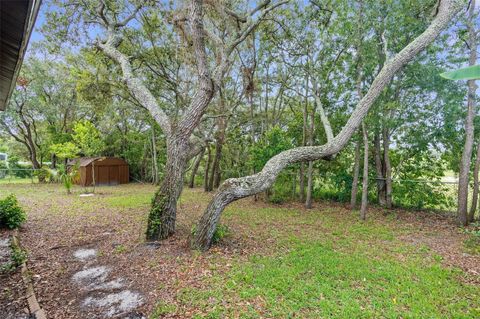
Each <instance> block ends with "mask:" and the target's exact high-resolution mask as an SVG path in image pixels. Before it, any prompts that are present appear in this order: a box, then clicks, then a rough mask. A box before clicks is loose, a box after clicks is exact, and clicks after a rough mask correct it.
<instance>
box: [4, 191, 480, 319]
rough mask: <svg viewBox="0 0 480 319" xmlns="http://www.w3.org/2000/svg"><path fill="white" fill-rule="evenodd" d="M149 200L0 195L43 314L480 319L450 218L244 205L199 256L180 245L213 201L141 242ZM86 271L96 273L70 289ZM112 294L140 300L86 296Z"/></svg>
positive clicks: (196, 195) (190, 205)
mask: <svg viewBox="0 0 480 319" xmlns="http://www.w3.org/2000/svg"><path fill="white" fill-rule="evenodd" d="M154 190H155V188H154V187H153V186H149V185H138V184H137V185H136V184H130V185H123V186H118V187H100V188H98V189H97V194H96V195H95V196H93V197H80V196H78V195H79V194H80V192H81V191H82V189H80V188H77V189H75V194H74V195H70V196H69V195H65V194H64V190H63V189H62V188H61V186H59V185H0V192H1V193H8V192H13V193H15V194H17V196H18V198H19V201H20V203H21V204H22V205H23V206H24V207H25V208H26V210H27V211H28V215H29V216H28V217H29V221H28V222H27V223H26V224H25V226H24V227H23V228H22V229H21V231H20V238H21V242H22V245H23V246H24V247H25V248H27V250H28V251H29V255H30V257H29V268H30V269H31V270H32V271H33V272H34V274H35V275H36V276H35V277H34V279H35V289H36V290H37V293H38V298H39V302H40V304H41V305H42V307H43V308H44V309H45V311H46V312H47V314H48V317H49V318H105V317H115V316H117V317H123V318H126V317H131V318H134V317H135V318H140V317H141V316H145V317H151V318H202V317H208V318H236V317H243V318H289V317H294V316H296V317H299V318H302V317H303V318H325V317H334V318H352V317H391V318H397V317H429V318H443V317H457V318H474V317H478V316H480V286H479V283H480V277H479V273H480V257H479V256H478V255H475V254H473V253H472V252H471V251H470V250H467V249H466V248H465V247H464V242H465V241H467V240H469V239H470V238H469V235H467V234H465V233H464V232H463V231H461V230H460V229H459V228H458V227H456V226H455V225H454V222H453V219H452V218H451V217H448V216H443V215H436V214H432V213H425V212H421V213H419V212H407V211H400V210H395V211H388V212H386V211H383V210H380V209H371V210H370V211H369V215H368V220H367V222H366V223H362V222H359V221H358V218H357V215H356V214H357V213H355V212H351V211H349V210H347V209H346V208H345V207H344V206H343V205H336V204H332V203H317V204H316V205H315V207H314V209H312V210H305V209H303V207H302V205H300V204H296V203H293V204H285V205H281V206H276V205H269V204H265V203H262V202H254V201H253V199H245V200H242V201H240V202H238V203H235V204H234V205H232V206H230V207H229V208H228V209H227V211H226V214H225V215H224V217H223V218H222V223H223V224H225V225H227V226H228V228H229V229H230V233H231V234H230V235H228V236H227V237H226V238H224V239H223V240H222V241H221V242H220V244H219V245H217V246H216V247H214V248H213V249H212V250H211V251H210V252H208V253H205V254H199V253H197V252H192V251H190V250H189V249H188V238H189V236H190V231H191V229H192V226H193V223H194V222H196V221H197V220H198V217H199V216H200V214H201V213H202V211H203V209H204V208H205V206H206V205H207V203H208V199H209V198H210V196H211V195H209V194H205V193H203V191H201V190H189V189H186V190H185V192H184V194H183V196H182V199H181V203H180V205H179V213H178V218H179V220H178V231H177V234H176V235H175V236H174V237H173V238H171V239H169V240H166V241H164V242H162V243H161V245H159V246H153V245H146V244H145V243H144V231H145V227H146V216H147V213H148V207H149V203H150V198H151V196H152V194H153V193H154ZM92 252H94V253H92ZM102 267H104V268H102ZM85 271H87V272H90V273H89V274H90V275H91V276H93V277H95V276H96V275H98V273H96V271H98V272H99V273H100V274H99V275H98V276H97V277H95V278H94V279H93V281H88V280H87V281H84V282H83V283H82V280H78V277H79V276H80V277H81V276H82V275H78V274H79V273H80V274H85ZM82 272H83V273H82ZM105 272H106V273H107V274H105ZM87 277H88V276H87ZM12 278H15V275H13V276H12V277H10V278H9V279H8V282H7V286H10V285H14V283H15V280H14V279H12ZM75 278H77V280H76V279H75ZM99 278H100V279H101V280H100V281H98V280H97V279H99ZM92 282H93V286H92ZM99 285H106V286H103V288H101V289H97V288H98V286H99ZM109 285H110V286H109ZM86 287H87V288H86ZM95 287H97V288H95ZM9 289H10V288H9ZM92 289H93V290H92ZM92 291H94V292H95V293H94V294H93V295H92ZM124 291H129V292H131V293H135V294H136V293H138V295H136V297H135V298H133V299H135V300H137V299H136V298H138V301H139V302H138V303H136V304H135V306H134V307H127V308H128V309H127V308H125V309H127V311H126V312H122V311H121V310H119V311H115V312H114V313H108V309H110V308H109V307H110V306H112V305H113V307H114V308H115V307H116V308H115V309H117V310H118V309H123V308H121V306H120V305H121V302H118V300H117V301H115V302H113V301H112V302H111V303H110V304H105V302H107V303H108V302H109V300H110V301H111V300H112V299H111V298H110V299H109V297H107V298H106V299H103V301H99V300H100V299H92V298H96V297H95V296H96V295H95V294H97V293H99V294H102V295H103V296H104V297H105V296H108V295H109V294H117V295H115V296H116V297H119V295H118V294H122V292H124ZM127 294H129V293H123V295H121V296H120V297H122V298H123V297H132V295H128V296H127ZM12 298H13V299H15V298H14V297H12ZM89 298H90V299H89ZM126 299H129V298H126ZM105 300H106V301H105ZM129 300H132V299H129ZM140 300H141V302H140ZM86 301H87V302H86ZM95 307H97V308H95ZM99 308H101V309H102V311H98V309H99ZM132 309H134V310H132ZM105 310H106V311H107V312H105Z"/></svg>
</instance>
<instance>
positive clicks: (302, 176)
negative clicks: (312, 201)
mask: <svg viewBox="0 0 480 319" xmlns="http://www.w3.org/2000/svg"><path fill="white" fill-rule="evenodd" d="M298 173H299V175H300V176H299V181H298V184H299V185H298V186H299V187H300V195H299V196H300V200H301V201H302V202H303V201H304V200H305V163H300V170H299V171H298Z"/></svg>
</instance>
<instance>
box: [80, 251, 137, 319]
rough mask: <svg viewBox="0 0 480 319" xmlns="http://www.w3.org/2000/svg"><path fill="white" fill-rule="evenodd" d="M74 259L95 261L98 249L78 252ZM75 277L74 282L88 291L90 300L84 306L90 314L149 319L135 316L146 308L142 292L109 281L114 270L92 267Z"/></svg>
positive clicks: (123, 283)
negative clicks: (138, 311)
mask: <svg viewBox="0 0 480 319" xmlns="http://www.w3.org/2000/svg"><path fill="white" fill-rule="evenodd" d="M73 255H74V257H75V258H76V259H77V260H79V261H81V262H85V261H87V260H89V259H93V258H95V256H96V255H97V251H96V250H95V249H79V250H77V251H75V252H74V254H73ZM88 265H89V263H87V264H85V265H84V268H83V269H82V270H80V271H79V272H77V273H75V274H74V275H73V276H72V280H73V281H74V282H75V283H76V284H77V285H79V286H80V287H81V289H82V290H86V291H88V295H87V297H86V298H85V299H84V300H83V302H82V303H81V305H82V306H83V307H85V309H86V310H87V311H94V312H95V313H96V314H97V313H98V314H100V313H101V314H103V316H104V318H113V317H115V318H117V317H118V316H120V315H122V317H121V318H124V319H129V318H135V319H145V316H143V315H141V314H139V313H137V312H135V309H136V308H137V307H139V306H140V305H142V304H143V298H142V295H141V294H140V293H138V292H135V291H132V290H129V289H124V287H125V286H126V282H125V279H123V278H109V277H110V274H111V273H112V268H110V267H107V266H92V267H89V266H88Z"/></svg>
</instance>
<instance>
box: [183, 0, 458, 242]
mask: <svg viewBox="0 0 480 319" xmlns="http://www.w3.org/2000/svg"><path fill="white" fill-rule="evenodd" d="M464 3H465V2H464V1H463V0H442V1H441V2H440V3H439V8H438V13H437V15H436V17H435V18H434V19H433V21H432V22H431V24H430V26H429V27H428V28H427V29H426V30H425V31H424V32H423V33H422V34H420V35H419V36H418V37H416V38H415V39H414V40H413V41H412V42H411V43H409V44H408V45H407V46H406V47H405V48H403V49H402V50H401V51H400V52H399V53H397V54H396V55H395V56H394V57H392V58H391V59H389V60H388V61H387V62H386V63H385V65H384V66H383V68H382V70H381V71H380V72H379V73H378V75H377V76H376V77H375V79H374V80H373V82H372V84H371V86H370V88H369V90H368V92H367V93H366V94H365V96H364V97H363V98H362V99H361V100H360V101H359V102H358V104H357V106H356V107H355V109H354V111H353V112H352V114H351V115H350V118H349V119H348V120H347V123H346V124H345V125H344V127H343V128H342V130H341V131H340V133H339V134H338V135H337V136H335V137H334V139H333V140H332V141H329V142H328V143H327V144H324V145H321V146H305V147H296V148H293V149H290V150H287V151H283V152H281V153H279V154H277V155H275V156H274V157H272V158H271V159H270V160H269V161H268V162H267V163H266V164H265V166H264V167H263V169H262V170H261V171H260V172H259V173H257V174H255V175H251V176H245V177H241V178H230V179H227V180H226V181H225V182H223V183H222V185H221V186H220V187H219V188H218V191H217V192H216V194H215V195H214V196H213V198H212V200H211V201H210V203H209V204H208V206H207V208H206V210H205V212H204V214H203V216H202V217H201V219H200V221H199V223H198V227H197V231H196V233H195V236H194V238H193V242H192V247H193V248H196V249H201V250H207V249H208V248H209V247H210V245H211V243H212V238H213V234H214V233H215V230H216V227H217V224H218V222H219V220H220V216H221V214H222V212H223V210H224V209H225V207H226V206H227V205H228V204H230V203H231V202H233V201H235V200H238V199H241V198H245V197H247V196H251V195H254V194H257V193H259V192H263V191H265V190H266V189H268V188H269V187H271V186H272V185H273V183H274V182H275V179H276V178H277V176H278V175H279V174H280V172H281V171H282V170H283V169H284V168H285V167H286V166H288V165H291V164H294V163H298V162H305V161H314V160H318V159H328V158H330V157H331V156H333V155H335V154H337V153H338V152H340V151H341V150H342V149H343V148H344V147H345V145H346V144H347V143H348V141H349V140H350V138H351V137H352V135H353V134H354V132H355V131H356V130H357V129H358V128H359V126H360V124H361V122H362V121H363V119H364V118H365V116H366V115H367V113H368V111H369V110H370V108H371V106H372V104H373V103H374V102H375V101H376V100H377V98H378V97H379V96H380V94H381V93H382V91H383V89H384V88H385V87H386V86H387V85H388V83H390V81H391V80H392V77H393V76H394V75H395V74H396V73H397V72H398V71H399V70H400V69H401V68H402V67H403V66H405V65H406V64H407V63H408V62H409V61H410V60H412V59H413V58H414V57H415V56H416V55H417V54H418V53H419V52H421V51H423V50H424V49H425V48H426V47H427V46H428V45H429V44H430V43H431V42H433V41H434V40H435V38H436V37H437V36H438V35H439V34H440V32H441V31H442V30H443V29H445V28H446V27H447V26H448V25H449V23H450V20H451V19H452V18H453V16H454V15H455V14H456V13H457V12H458V11H459V10H460V8H461V7H462V5H463V4H464Z"/></svg>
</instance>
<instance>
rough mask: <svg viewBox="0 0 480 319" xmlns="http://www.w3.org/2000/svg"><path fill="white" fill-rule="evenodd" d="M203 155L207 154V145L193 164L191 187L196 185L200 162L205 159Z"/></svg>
mask: <svg viewBox="0 0 480 319" xmlns="http://www.w3.org/2000/svg"><path fill="white" fill-rule="evenodd" d="M203 155H205V147H204V148H202V150H201V151H200V154H198V155H197V158H196V159H195V163H194V164H193V168H192V174H191V175H190V183H189V185H188V186H189V187H190V188H193V187H195V176H196V175H197V171H198V167H199V166H200V162H201V161H202V159H203Z"/></svg>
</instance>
